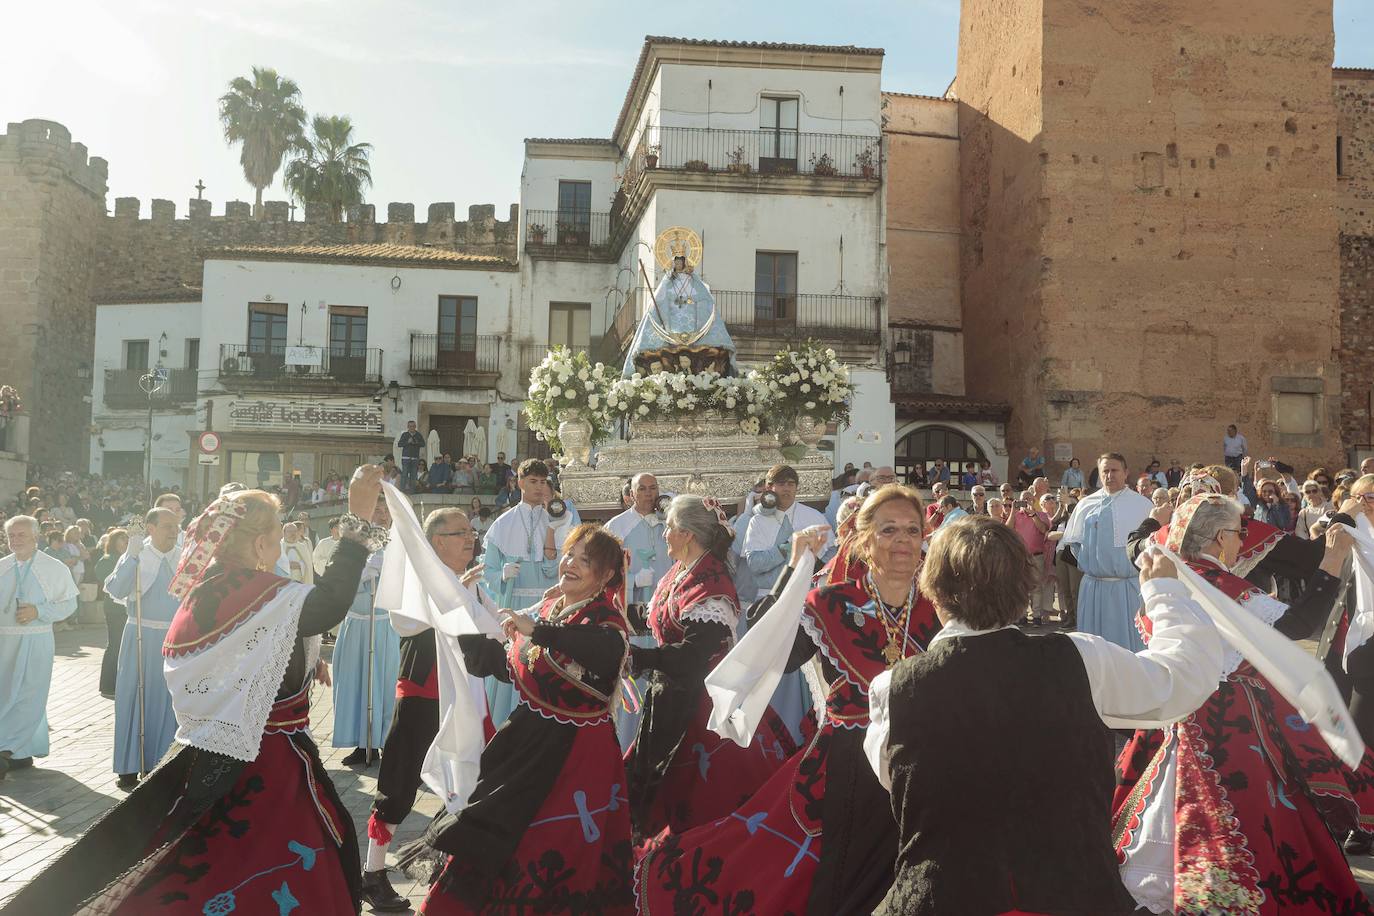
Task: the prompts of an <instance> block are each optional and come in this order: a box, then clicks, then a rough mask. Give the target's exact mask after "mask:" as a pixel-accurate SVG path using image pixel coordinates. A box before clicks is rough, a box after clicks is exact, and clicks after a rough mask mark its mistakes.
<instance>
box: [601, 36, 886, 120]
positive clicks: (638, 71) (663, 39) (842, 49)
mask: <svg viewBox="0 0 1374 916" xmlns="http://www.w3.org/2000/svg"><path fill="white" fill-rule="evenodd" d="M653 45H690V46H692V47H698V48H754V49H756V50H759V51H812V52H815V53H818V54H862V55H871V56H875V57H882V56H883V55H884V54H885V53H886V52H885V51H883V49H882V48H861V47H858V46H857V45H808V44H792V43H789V42H778V41H720V40H716V39H710V38H672V37H670V36H667V35H645V36H644V47H643V48H641V49H640V51H639V60H638V61H636V62H635V72H634V75H633V76H631V77H630V86H629V88H628V89H626V90H625V101H624V102H622V103H621V105H620V114H619V115H618V116H616V119H615V129H614V130H612V131H611V138H612V139H613V140H616V141H617V142H618V141H619V138H620V129H621V128H622V127H623V126H624V125H625V118H626V116H627V115H629V113H630V104H631V103H632V102H633V101H634V94H635V86H637V85H638V84H639V80H640V77H642V76H643V75H644V64H645V63H646V62H647V61H648V59H649V48H650V47H652V46H653Z"/></svg>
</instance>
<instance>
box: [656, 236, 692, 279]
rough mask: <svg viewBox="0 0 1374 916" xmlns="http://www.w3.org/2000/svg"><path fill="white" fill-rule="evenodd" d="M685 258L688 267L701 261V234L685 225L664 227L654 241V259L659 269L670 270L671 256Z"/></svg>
mask: <svg viewBox="0 0 1374 916" xmlns="http://www.w3.org/2000/svg"><path fill="white" fill-rule="evenodd" d="M679 256H682V257H685V258H687V266H688V267H696V266H697V265H698V264H700V263H701V236H699V235H697V234H696V233H695V232H693V231H692V230H691V229H688V228H686V227H685V226H673V227H671V228H669V229H664V230H663V231H662V232H660V233H659V234H658V238H657V239H656V240H655V241H654V260H656V261H658V267H659V269H660V270H671V269H672V267H673V258H676V257H679Z"/></svg>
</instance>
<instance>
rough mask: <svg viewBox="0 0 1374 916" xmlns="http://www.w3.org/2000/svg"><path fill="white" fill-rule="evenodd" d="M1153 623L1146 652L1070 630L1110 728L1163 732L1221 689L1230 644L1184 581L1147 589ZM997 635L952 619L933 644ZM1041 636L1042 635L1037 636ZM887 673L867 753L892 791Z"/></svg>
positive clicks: (873, 710)
mask: <svg viewBox="0 0 1374 916" xmlns="http://www.w3.org/2000/svg"><path fill="white" fill-rule="evenodd" d="M1140 593H1141V597H1143V598H1144V599H1145V613H1147V614H1148V615H1149V617H1150V620H1151V621H1152V622H1153V625H1154V629H1153V633H1152V635H1151V636H1150V647H1149V648H1148V649H1142V650H1141V651H1139V652H1131V651H1128V650H1127V649H1123V648H1122V647H1120V646H1118V645H1115V644H1113V643H1110V642H1107V641H1106V640H1105V639H1103V638H1101V637H1100V636H1093V635H1092V634H1089V633H1069V634H1068V637H1069V638H1070V639H1072V640H1073V644H1074V648H1076V649H1077V650H1078V654H1079V657H1081V658H1082V659H1083V668H1084V670H1085V671H1086V672H1087V674H1088V686H1089V689H1090V690H1091V691H1092V702H1093V708H1094V709H1096V710H1097V714H1098V716H1100V717H1101V719H1102V721H1103V723H1105V724H1106V725H1107V726H1108V727H1109V728H1162V727H1163V726H1165V725H1168V724H1169V723H1171V722H1177V721H1178V720H1180V719H1183V718H1185V717H1187V716H1188V715H1190V714H1192V713H1193V712H1194V711H1195V710H1196V709H1197V708H1198V707H1199V706H1201V705H1202V704H1203V703H1204V702H1206V701H1207V698H1208V697H1209V696H1211V695H1212V693H1213V691H1215V690H1216V689H1217V683H1218V682H1219V681H1220V679H1221V671H1222V660H1223V654H1224V647H1223V643H1222V640H1221V635H1220V634H1219V633H1217V630H1216V627H1214V626H1213V625H1212V622H1211V620H1210V619H1208V617H1207V616H1206V614H1205V613H1204V612H1203V610H1202V608H1201V607H1200V606H1199V605H1198V604H1197V602H1195V601H1193V599H1192V598H1190V597H1189V596H1188V590H1187V589H1186V588H1185V587H1184V585H1183V583H1181V582H1179V581H1178V580H1177V579H1150V580H1148V581H1146V582H1145V584H1144V585H1142V586H1141V587H1140ZM1002 629H1007V627H1000V628H998V630H973V629H970V628H969V627H967V626H965V625H963V624H961V623H959V622H957V621H950V622H949V623H947V624H945V626H944V629H942V630H940V632H939V633H936V634H935V636H933V637H932V638H931V640H930V648H934V646H935V644H936V643H937V642H939V641H940V640H941V639H950V638H953V637H956V636H960V637H970V638H976V637H978V636H984V635H986V634H988V633H994V632H998V631H999V630H1002ZM1032 638H1039V637H1032ZM891 686H892V672H891V671H890V670H889V671H884V672H883V673H882V674H880V675H878V676H877V677H876V678H874V679H873V683H872V684H871V685H870V686H869V689H868V700H869V706H870V712H869V726H868V732H867V734H866V735H865V736H864V754H865V756H867V757H868V763H869V765H870V766H871V767H873V772H875V773H877V774H878V781H879V782H881V783H882V784H883V786H884V788H887V789H889V790H890V789H891V788H892V780H891V776H890V775H889V774H888V771H887V737H888V730H889V728H890V725H889V717H888V709H887V705H888V691H889V689H890V688H891Z"/></svg>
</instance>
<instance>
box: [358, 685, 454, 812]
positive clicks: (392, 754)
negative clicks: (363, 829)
mask: <svg viewBox="0 0 1374 916" xmlns="http://www.w3.org/2000/svg"><path fill="white" fill-rule="evenodd" d="M438 732H439V701H438V700H431V699H427V698H425V697H401V698H400V699H399V700H397V701H396V709H395V712H393V713H392V715H391V731H389V732H388V733H387V736H386V743H385V744H383V745H382V768H381V770H379V771H378V773H377V796H376V798H374V799H373V800H372V810H373V811H375V812H377V817H378V818H379V819H381V820H382V821H383V822H384V823H387V824H399V823H400V822H401V821H403V820H405V818H406V815H407V814H409V813H410V809H411V808H413V807H414V806H415V794H416V793H417V792H419V791H420V767H421V766H422V765H423V764H424V762H425V754H427V753H428V752H429V746H430V745H431V744H433V743H434V736H435V735H436V734H438Z"/></svg>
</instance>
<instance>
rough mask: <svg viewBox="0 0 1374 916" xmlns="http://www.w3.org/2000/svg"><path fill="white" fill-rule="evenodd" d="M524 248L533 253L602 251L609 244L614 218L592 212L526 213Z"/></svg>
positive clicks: (556, 211) (607, 214) (537, 211)
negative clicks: (612, 219)
mask: <svg viewBox="0 0 1374 916" xmlns="http://www.w3.org/2000/svg"><path fill="white" fill-rule="evenodd" d="M524 220H525V245H526V247H527V248H529V249H531V250H533V251H536V252H537V251H552V253H555V254H557V253H560V252H570V253H571V252H581V251H602V250H604V249H605V248H606V246H607V244H609V242H610V235H611V214H609V213H598V212H594V211H591V210H526V211H524Z"/></svg>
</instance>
